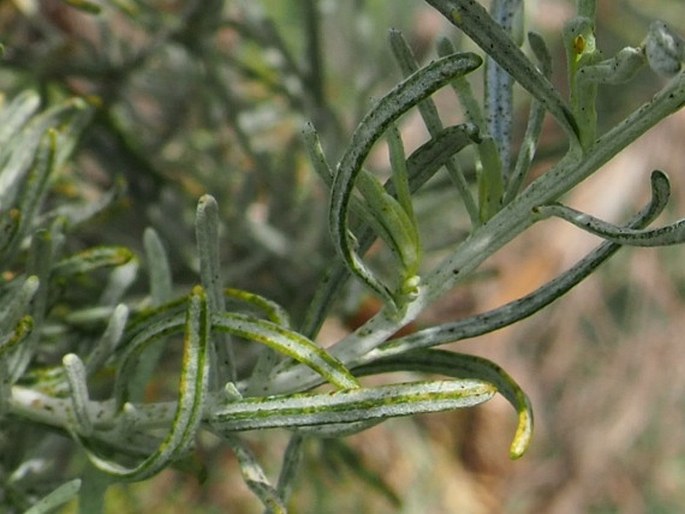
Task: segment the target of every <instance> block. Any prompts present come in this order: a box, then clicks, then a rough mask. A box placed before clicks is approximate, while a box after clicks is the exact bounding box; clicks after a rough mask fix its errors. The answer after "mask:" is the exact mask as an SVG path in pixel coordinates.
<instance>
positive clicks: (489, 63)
mask: <svg viewBox="0 0 685 514" xmlns="http://www.w3.org/2000/svg"><path fill="white" fill-rule="evenodd" d="M520 8H521V0H494V1H493V2H492V4H491V6H490V13H491V16H492V19H493V20H494V21H495V22H496V23H497V24H498V25H499V26H500V27H502V30H503V31H504V32H505V33H506V34H508V35H509V36H510V37H511V36H512V30H513V27H514V16H515V15H516V12H517V11H518V10H519V9H520ZM485 84H486V89H485V110H486V112H487V130H488V134H490V135H491V136H492V138H493V139H494V141H495V143H496V145H497V153H498V155H499V159H500V162H501V173H502V175H503V178H504V179H507V178H508V175H509V172H510V169H509V167H510V161H511V135H512V128H513V119H514V118H513V110H514V94H513V86H514V81H513V80H512V78H511V75H509V73H508V72H507V71H506V70H504V69H503V68H502V67H501V66H500V65H499V64H497V63H496V62H495V60H494V59H493V58H492V57H491V56H488V58H487V59H486V60H485Z"/></svg>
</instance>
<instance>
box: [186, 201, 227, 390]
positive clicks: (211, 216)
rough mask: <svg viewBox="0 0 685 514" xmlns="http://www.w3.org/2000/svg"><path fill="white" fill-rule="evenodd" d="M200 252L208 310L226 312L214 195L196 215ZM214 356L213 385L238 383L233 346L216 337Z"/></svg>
mask: <svg viewBox="0 0 685 514" xmlns="http://www.w3.org/2000/svg"><path fill="white" fill-rule="evenodd" d="M195 234H196V238H197V253H198V256H199V258H200V278H201V280H202V285H203V286H204V287H205V289H206V290H207V295H208V300H209V309H210V311H212V312H221V311H223V310H224V307H225V302H224V296H223V278H222V276H221V263H220V259H219V206H218V205H217V203H216V200H215V199H214V197H213V196H211V195H203V196H202V197H201V198H200V200H199V201H198V204H197V212H196V215H195ZM213 346H214V354H215V355H216V359H211V360H212V361H216V362H212V364H213V365H215V366H216V367H217V369H215V370H214V371H213V376H214V381H215V382H216V383H215V384H214V385H215V386H216V385H217V384H218V383H219V382H221V381H222V380H224V379H227V380H230V381H232V382H233V381H235V380H236V367H235V353H234V349H233V343H232V342H231V341H230V339H227V338H225V337H221V336H219V337H215V339H214V345H213Z"/></svg>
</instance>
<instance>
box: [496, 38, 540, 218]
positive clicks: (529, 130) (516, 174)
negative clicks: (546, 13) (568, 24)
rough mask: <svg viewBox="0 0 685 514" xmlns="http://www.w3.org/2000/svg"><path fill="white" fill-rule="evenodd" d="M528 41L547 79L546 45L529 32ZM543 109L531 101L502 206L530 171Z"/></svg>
mask: <svg viewBox="0 0 685 514" xmlns="http://www.w3.org/2000/svg"><path fill="white" fill-rule="evenodd" d="M528 41H529V42H530V46H531V49H532V50H533V53H534V54H535V56H536V58H537V60H538V63H539V65H540V69H541V71H542V73H543V74H544V75H545V77H548V78H549V76H550V75H551V73H552V56H551V55H550V53H549V50H548V48H547V45H546V44H545V41H544V39H542V37H541V36H540V35H538V34H536V33H535V32H530V33H529V34H528ZM545 112H546V111H545V108H544V106H543V105H542V104H541V103H540V102H538V101H537V100H535V99H533V102H532V103H531V106H530V113H529V115H528V123H527V125H526V132H525V133H524V135H523V141H522V142H521V146H520V149H519V155H518V157H517V159H516V164H515V165H514V170H513V172H512V174H511V176H510V177H509V181H508V182H507V187H506V192H505V194H504V200H503V204H504V205H506V204H508V203H509V202H511V201H512V200H513V199H514V197H515V196H516V195H517V194H518V193H519V191H520V190H521V186H522V185H523V182H524V180H525V178H526V176H527V175H528V172H529V171H530V165H531V163H532V161H533V157H534V156H535V150H536V148H537V145H538V139H539V138H540V134H541V133H542V123H543V121H544V120H545Z"/></svg>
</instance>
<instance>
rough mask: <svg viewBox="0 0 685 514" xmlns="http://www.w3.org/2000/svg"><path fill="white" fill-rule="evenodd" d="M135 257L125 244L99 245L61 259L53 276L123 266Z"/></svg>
mask: <svg viewBox="0 0 685 514" xmlns="http://www.w3.org/2000/svg"><path fill="white" fill-rule="evenodd" d="M132 258H134V255H133V253H132V252H131V250H129V249H128V248H126V247H125V246H98V247H95V248H90V249H88V250H84V251H82V252H79V253H77V254H76V255H72V256H71V257H67V258H66V259H63V260H61V261H59V262H58V263H57V264H56V265H55V266H54V267H53V270H52V273H53V278H67V277H70V276H73V275H80V274H82V273H89V272H91V271H94V270H96V269H100V268H109V267H113V266H122V265H124V264H126V263H127V262H129V261H130V260H131V259H132Z"/></svg>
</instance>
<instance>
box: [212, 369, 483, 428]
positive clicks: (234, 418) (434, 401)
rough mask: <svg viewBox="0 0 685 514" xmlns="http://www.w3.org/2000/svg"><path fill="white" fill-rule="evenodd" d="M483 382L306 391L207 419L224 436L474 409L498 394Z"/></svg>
mask: <svg viewBox="0 0 685 514" xmlns="http://www.w3.org/2000/svg"><path fill="white" fill-rule="evenodd" d="M495 392H496V388H495V387H494V386H493V385H492V384H490V383H486V382H483V381H482V380H470V379H467V380H436V381H428V382H410V383H404V384H393V385H384V386H378V387H372V388H357V389H349V390H344V391H335V392H333V393H320V394H316V393H313V394H312V393H308V394H293V395H280V396H268V397H264V398H246V399H244V400H242V401H237V402H232V403H229V404H228V405H225V406H222V407H218V408H217V409H216V410H214V411H213V412H212V413H210V414H209V416H208V419H207V421H208V423H209V425H210V426H211V427H212V428H213V429H214V430H216V431H218V432H220V433H230V432H235V431H241V430H258V429H266V428H279V427H280V428H290V429H297V428H304V429H307V428H312V427H319V426H325V425H331V424H332V425H339V424H342V423H357V422H360V421H372V420H382V419H386V418H390V417H397V416H410V415H415V414H422V413H429V412H440V411H445V410H452V409H460V408H464V407H472V406H474V405H478V404H480V403H483V402H485V401H487V400H489V399H490V398H492V396H493V395H494V394H495Z"/></svg>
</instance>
